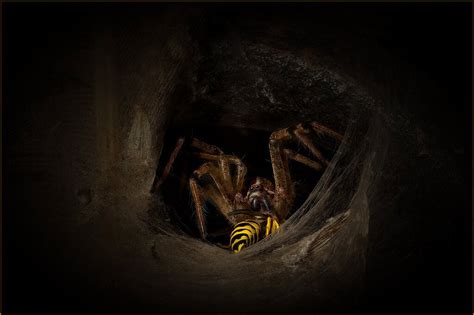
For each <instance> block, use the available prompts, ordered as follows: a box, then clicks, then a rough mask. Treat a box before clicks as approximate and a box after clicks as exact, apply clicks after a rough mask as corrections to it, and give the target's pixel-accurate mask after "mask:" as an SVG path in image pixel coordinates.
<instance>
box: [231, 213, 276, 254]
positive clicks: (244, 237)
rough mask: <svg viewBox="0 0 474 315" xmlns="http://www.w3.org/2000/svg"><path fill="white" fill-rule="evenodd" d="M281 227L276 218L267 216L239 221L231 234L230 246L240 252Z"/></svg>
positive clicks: (233, 250)
mask: <svg viewBox="0 0 474 315" xmlns="http://www.w3.org/2000/svg"><path fill="white" fill-rule="evenodd" d="M279 228H280V224H279V223H278V221H277V220H276V219H272V218H271V217H267V218H266V219H265V220H245V221H242V222H239V223H237V224H236V225H235V226H234V229H233V230H232V233H231V234H230V248H231V250H232V252H234V253H238V252H240V251H241V250H242V249H244V248H246V247H249V246H250V245H252V244H255V243H256V242H258V241H259V240H261V239H263V238H264V237H266V236H268V235H270V234H271V233H273V232H275V231H276V230H278V229H279Z"/></svg>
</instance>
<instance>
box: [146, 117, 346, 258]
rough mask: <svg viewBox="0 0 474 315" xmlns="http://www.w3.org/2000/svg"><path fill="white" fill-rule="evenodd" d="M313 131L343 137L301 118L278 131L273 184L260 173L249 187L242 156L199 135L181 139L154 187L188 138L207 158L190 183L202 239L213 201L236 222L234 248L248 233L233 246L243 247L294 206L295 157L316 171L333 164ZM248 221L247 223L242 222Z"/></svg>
mask: <svg viewBox="0 0 474 315" xmlns="http://www.w3.org/2000/svg"><path fill="white" fill-rule="evenodd" d="M313 135H318V136H319V137H320V138H322V137H324V138H326V139H327V140H331V141H333V142H334V141H335V142H336V143H340V142H341V141H342V137H343V136H342V135H341V134H339V133H338V132H336V131H334V130H332V129H330V128H328V127H325V126H323V125H321V124H319V123H317V122H309V123H301V124H298V125H296V126H295V127H292V128H284V129H280V130H277V131H275V132H273V133H272V134H271V136H270V139H269V150H270V158H271V164H272V168H273V177H274V184H273V183H272V182H271V181H270V180H268V179H265V178H262V177H257V178H255V179H254V180H253V181H252V182H251V183H250V185H249V188H248V190H246V191H245V189H244V183H245V179H246V173H247V168H246V166H245V164H244V163H242V161H241V160H240V159H239V158H238V157H236V156H234V155H227V154H225V153H224V152H223V151H222V150H221V149H220V148H218V147H217V146H214V145H210V144H207V143H205V142H203V141H201V140H198V139H196V138H189V139H185V138H184V137H182V138H179V139H178V141H177V143H176V146H175V148H174V151H173V152H172V153H171V156H170V158H169V160H168V163H167V164H166V166H165V167H164V170H163V173H162V176H161V178H159V180H158V177H155V182H154V184H153V187H152V190H155V189H157V188H158V187H160V185H161V184H162V183H163V181H164V180H165V179H166V177H167V176H168V174H169V172H170V170H171V168H172V165H173V163H174V161H175V159H176V157H177V155H178V153H179V152H180V151H181V149H182V148H183V145H184V144H185V142H187V145H188V146H189V147H192V148H195V149H197V150H198V151H197V152H194V155H195V156H197V157H198V158H200V159H202V160H205V161H206V162H205V163H203V164H202V165H201V166H200V167H199V168H198V169H196V170H195V171H194V172H193V175H192V177H191V178H190V179H189V188H190V191H191V194H192V199H193V202H194V206H195V211H196V223H197V227H198V229H199V233H200V236H201V238H202V239H206V237H207V227H206V220H205V211H204V209H205V204H206V202H211V203H212V204H213V205H214V206H215V207H216V208H217V210H218V211H219V212H221V213H222V215H223V216H224V217H225V219H226V220H227V221H228V222H229V223H230V224H231V225H233V226H234V232H232V234H231V245H232V248H233V247H234V245H239V244H240V243H242V242H240V243H239V242H237V241H239V240H240V239H243V238H245V240H246V241H247V243H245V244H244V245H239V246H238V248H236V249H235V250H234V251H235V252H238V251H240V249H241V248H242V247H246V246H248V245H249V244H251V243H254V242H255V241H256V240H258V236H259V235H260V231H261V230H264V229H265V228H264V226H265V222H267V224H266V233H264V236H266V235H269V234H270V233H272V232H274V231H275V230H277V229H278V228H279V224H280V223H282V222H283V221H284V220H285V219H286V217H287V216H288V213H289V211H290V210H291V209H292V207H293V203H294V200H295V191H294V188H293V182H292V180H291V176H290V170H289V165H288V164H289V160H290V159H291V160H294V161H297V162H299V163H302V164H304V165H306V166H308V167H310V168H312V169H314V170H316V171H322V170H323V169H324V168H325V167H326V166H327V165H328V164H329V161H328V160H327V159H326V158H325V157H324V156H323V154H322V153H321V151H320V150H319V149H318V147H317V146H316V145H315V143H313V140H312V138H313V137H312V136H313ZM291 141H295V142H297V143H299V144H301V145H303V146H304V147H306V148H307V149H308V151H309V152H311V154H312V158H309V157H307V156H305V155H302V154H300V153H297V152H295V151H293V150H291V149H289V148H287V147H286V145H287V144H288V143H289V142H291ZM231 167H232V172H231ZM206 179H207V181H206ZM252 220H253V221H252ZM254 223H255V224H254ZM262 223H263V225H262ZM243 225H247V226H248V227H247V228H245V227H242V226H243ZM237 230H240V232H239V233H240V234H239V233H237V232H238V231H237ZM243 233H247V235H244V236H243V237H241V238H240V239H238V240H236V241H235V242H234V243H239V244H234V243H232V238H234V236H235V235H237V234H239V235H241V234H243ZM229 246H230V245H229ZM237 249H238V250H237Z"/></svg>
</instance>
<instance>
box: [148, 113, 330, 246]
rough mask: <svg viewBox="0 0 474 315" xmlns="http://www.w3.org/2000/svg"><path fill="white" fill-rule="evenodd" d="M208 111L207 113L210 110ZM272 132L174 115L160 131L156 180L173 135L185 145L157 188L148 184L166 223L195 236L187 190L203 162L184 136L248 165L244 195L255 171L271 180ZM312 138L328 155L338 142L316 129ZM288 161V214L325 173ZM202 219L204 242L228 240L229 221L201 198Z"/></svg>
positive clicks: (301, 149) (299, 148) (174, 142)
mask: <svg viewBox="0 0 474 315" xmlns="http://www.w3.org/2000/svg"><path fill="white" fill-rule="evenodd" d="M207 114H208V115H209V116H210V117H212V116H213V114H214V113H207ZM204 116H206V115H204ZM284 127H286V126H282V128H284ZM288 127H292V126H288ZM273 131H274V130H263V129H255V128H250V127H235V126H229V125H222V124H219V123H212V124H209V123H208V122H201V121H198V120H187V119H184V120H180V117H178V118H177V119H175V122H173V123H172V124H171V125H170V126H169V127H168V128H167V130H166V133H165V137H164V140H163V143H164V144H163V149H162V152H161V156H160V159H159V163H158V167H157V170H156V178H155V181H157V180H159V179H160V178H161V176H162V174H163V169H164V167H165V165H166V164H167V162H168V161H169V158H170V156H171V154H172V152H173V150H175V148H176V145H177V142H178V139H180V138H182V137H184V138H185V139H186V140H185V144H184V145H183V147H182V149H181V150H180V151H179V154H178V155H177V157H176V159H175V161H174V163H173V167H172V169H171V171H170V173H169V175H168V177H167V178H166V180H165V181H164V182H163V183H162V184H161V185H160V186H159V188H158V189H152V190H153V193H154V194H155V195H156V196H157V197H159V198H160V199H161V200H162V202H164V204H165V205H166V207H165V208H166V209H167V212H168V213H167V216H168V217H169V218H170V221H171V224H172V225H173V226H175V227H177V228H178V229H180V230H181V231H183V232H184V233H185V234H187V235H189V236H191V237H195V238H199V231H198V228H197V224H196V219H195V212H194V203H193V201H192V196H191V191H190V189H189V178H190V177H191V175H192V173H193V171H195V170H196V169H198V168H199V166H201V165H202V164H203V163H205V162H206V161H205V160H203V159H200V158H199V157H197V156H195V153H197V152H199V150H198V149H196V148H191V147H188V146H186V143H189V139H191V138H197V139H199V140H201V141H204V142H206V143H208V144H211V145H215V146H217V147H219V148H220V149H221V150H222V151H223V152H224V153H225V154H231V155H234V156H237V157H238V158H240V159H241V160H242V162H243V163H244V164H245V166H246V167H247V175H246V177H245V182H244V187H243V189H242V191H241V193H242V194H243V195H245V193H246V192H247V189H248V187H249V184H250V183H251V182H252V180H254V179H255V178H256V177H257V176H258V177H264V178H267V179H269V180H271V181H272V182H273V183H274V179H273V171H272V164H271V160H270V153H269V149H268V142H269V137H270V135H271V133H272V132H273ZM312 139H313V140H314V141H315V142H314V143H316V144H317V145H318V148H319V149H320V150H321V152H322V153H323V155H324V156H325V157H326V158H327V159H328V160H330V159H331V158H332V156H333V155H334V153H335V151H336V150H337V144H336V143H334V142H332V141H329V140H328V139H325V138H324V137H320V136H318V135H316V134H315V133H314V134H312ZM186 141H188V142H186ZM286 147H288V148H290V149H292V150H294V151H296V152H298V153H301V154H304V155H306V156H307V157H312V155H311V153H310V152H309V150H308V149H307V148H306V147H303V146H302V145H301V144H298V143H297V141H296V140H295V141H292V142H289V143H287V145H286ZM313 159H314V158H313ZM289 165H290V173H291V179H292V182H293V185H294V189H295V193H296V199H295V203H294V205H293V207H292V209H291V210H290V213H289V215H288V217H287V219H288V218H289V217H290V216H291V215H292V214H293V213H294V212H295V211H296V210H297V209H298V208H299V207H300V206H301V205H302V204H303V203H304V202H305V200H306V199H307V197H308V195H309V194H310V192H311V191H312V190H313V189H314V187H315V185H316V184H317V182H318V180H319V179H320V178H321V176H322V174H323V172H324V169H323V170H321V171H316V170H314V169H311V168H309V167H308V166H305V165H303V164H300V163H298V162H295V161H290V163H289ZM231 174H232V176H233V177H234V175H235V168H234V167H231ZM211 182H212V180H211V179H210V178H209V177H204V178H202V180H201V181H200V183H201V184H202V185H206V184H212V183H211ZM155 183H156V182H155ZM206 224H207V230H208V238H207V240H208V241H210V242H211V243H215V244H221V245H227V244H228V242H229V235H230V232H231V230H232V226H231V224H230V223H229V222H228V221H227V220H226V219H225V217H224V216H223V215H222V214H221V213H220V212H219V211H218V209H217V208H216V207H215V206H214V205H213V204H212V203H211V202H206Z"/></svg>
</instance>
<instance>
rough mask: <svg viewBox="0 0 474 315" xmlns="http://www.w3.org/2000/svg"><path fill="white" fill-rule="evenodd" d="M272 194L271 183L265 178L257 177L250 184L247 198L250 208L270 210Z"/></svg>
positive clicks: (273, 190)
mask: <svg viewBox="0 0 474 315" xmlns="http://www.w3.org/2000/svg"><path fill="white" fill-rule="evenodd" d="M273 195H275V189H274V187H273V183H272V182H271V181H269V180H268V179H266V178H262V177H257V178H256V179H255V180H253V181H252V183H251V184H250V187H249V190H248V192H247V200H248V202H249V203H250V207H251V208H252V210H255V211H258V210H264V211H271V203H272V200H273Z"/></svg>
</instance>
